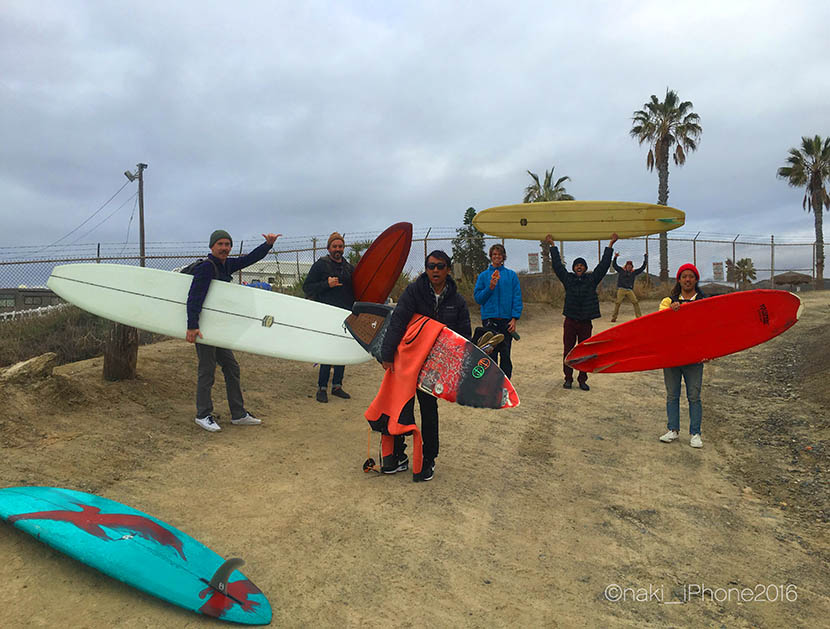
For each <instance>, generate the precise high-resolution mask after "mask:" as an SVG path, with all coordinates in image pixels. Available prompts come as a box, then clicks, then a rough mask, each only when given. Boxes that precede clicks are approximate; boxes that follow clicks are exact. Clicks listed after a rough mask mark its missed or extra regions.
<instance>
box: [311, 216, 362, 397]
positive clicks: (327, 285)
mask: <svg viewBox="0 0 830 629" xmlns="http://www.w3.org/2000/svg"><path fill="white" fill-rule="evenodd" d="M345 249H346V242H345V240H344V239H343V236H342V235H341V234H340V233H339V232H332V234H331V236H329V239H328V242H326V250H327V251H328V255H325V256H323V257H322V258H320V259H319V260H317V261H316V262H315V263H314V264H313V265H312V266H311V268H310V269H309V270H308V275H307V276H306V278H305V281H304V282H303V292H304V293H305V294H306V296H307V297H309V298H310V299H314V300H315V301H319V302H322V303H324V304H329V305H330V306H337V307H338V308H343V309H345V310H349V311H351V309H352V304H353V303H354V291H353V290H352V273H354V267H353V266H352V265H351V264H350V263H349V261H348V260H346V258H344V257H343V252H344V251H345ZM332 367H333V368H334V375H333V376H332V379H331V394H332V395H334V396H335V397H339V398H343V399H344V400H348V399H350V398H351V397H352V396H351V395H349V394H348V393H346V392H345V391H344V390H343V374H344V373H345V371H346V367H345V366H343V365H320V372H319V373H318V374H317V401H318V402H328V401H329V397H328V394H327V393H326V389H327V388H328V385H329V375H330V374H331V371H332Z"/></svg>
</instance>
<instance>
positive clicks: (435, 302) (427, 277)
mask: <svg viewBox="0 0 830 629" xmlns="http://www.w3.org/2000/svg"><path fill="white" fill-rule="evenodd" d="M424 266H425V267H426V271H425V272H424V273H422V274H421V275H420V276H418V279H416V280H415V281H414V282H412V283H411V284H410V285H409V286H407V287H406V289H404V291H403V294H402V295H401V297H400V299H399V300H398V304H397V306H395V310H394V312H393V313H392V318H391V320H390V322H389V328H388V329H387V331H386V336H385V337H384V339H383V345H382V346H381V358H382V359H383V368H384V369H392V360H393V359H394V357H395V349H396V348H397V347H398V344H399V343H400V342H401V339H403V336H404V333H405V332H406V326H407V325H409V321H410V320H411V319H412V317H413V316H414V315H416V314H421V315H426V316H428V317H430V318H432V319H435V320H436V321H439V322H441V323H443V324H445V325H446V326H447V327H448V328H450V329H451V330H453V331H454V332H457V333H458V334H460V335H461V336H463V337H465V338H468V339H469V338H471V337H472V327H471V326H470V310H469V308H468V307H467V302H466V301H465V300H464V298H463V297H462V296H461V295H459V293H458V288H457V287H456V284H455V280H453V279H452V278H451V277H450V276H449V272H450V257H449V256H448V255H447V254H446V253H445V252H443V251H440V250H436V251H433V252H432V253H430V254H429V255H428V256H427V258H426V261H425V265H424ZM416 394H417V397H418V406H419V407H420V409H421V435H422V436H423V440H424V463H423V467H422V469H421V473H420V474H418V475H414V476H413V478H412V480H414V481H415V482H419V481H428V480H432V477H433V475H434V473H435V458H436V457H437V456H438V400H437V399H436V398H434V397H433V396H431V395H429V394H428V393H424V392H423V391H420V390H416ZM414 412H415V398H414V397H413V398H412V399H411V400H409V402H407V403H406V406H404V408H403V410H402V411H401V417H400V419H399V420H398V421H399V423H401V424H407V423H413V424H414V423H415V417H414ZM405 449H406V444H405V443H404V437H403V435H398V436H396V437H395V450H394V453H393V454H392V455H390V456H387V457H384V460H383V463H382V465H381V471H383V472H384V473H386V474H394V473H395V472H403V471H405V470H407V469H408V468H409V459H408V458H407V456H406V454H405V453H404V450H405Z"/></svg>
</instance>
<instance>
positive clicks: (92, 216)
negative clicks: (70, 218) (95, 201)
mask: <svg viewBox="0 0 830 629" xmlns="http://www.w3.org/2000/svg"><path fill="white" fill-rule="evenodd" d="M129 184H130V182H129V181H128V182H127V183H125V184H124V185H123V186H121V187H120V188H119V189H118V190H117V191H116V192H115V194H113V195H112V196H111V197H110V198H109V199H107V200H106V201H105V202H104V204H103V205H102V206H101V207H99V208H98V209H97V210H95V211H94V212H93V213H92V215H91V216H90V217H89V218H87V219H86V220H85V221H84V222H83V223H81V224H80V225H78V226H77V227H76V228H75V229H73V230H72V231H71V232H69V233H68V234H66V235H64V236H61V237H60V238H58V239H57V240H56V241H55V242H53V243H50V244H48V245H46V246H45V247H43V248H42V249H40V251H36V252H35V254H38V253H40V252H41V251H46V250H47V249H49V248H50V247H53V246H54V245H56V244H58V243H59V242H60V241H61V240H63V239H64V238H68V237H69V236H71V235H72V234H74V233H75V232H76V231H78V230H79V229H80V228H81V227H83V226H84V225H86V224H87V223H88V222H89V221H91V220H92V219H93V218H94V217H95V215H96V214H98V212H100V211H101V210H103V209H104V208H105V207H107V205H109V203H110V201H112V200H113V199H114V198H115V197H117V196H118V194H119V193H120V192H121V191H122V190H123V189H124V188H126V187H127V186H128V185H129ZM119 209H120V208H119ZM87 233H89V232H87ZM76 242H77V241H76Z"/></svg>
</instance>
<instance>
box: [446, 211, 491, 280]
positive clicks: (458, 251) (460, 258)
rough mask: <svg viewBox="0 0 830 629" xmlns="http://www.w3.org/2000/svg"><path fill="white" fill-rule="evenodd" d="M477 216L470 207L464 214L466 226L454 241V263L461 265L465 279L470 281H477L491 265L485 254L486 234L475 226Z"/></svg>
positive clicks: (460, 228)
mask: <svg viewBox="0 0 830 629" xmlns="http://www.w3.org/2000/svg"><path fill="white" fill-rule="evenodd" d="M475 215H476V211H475V208H472V207H468V208H467V211H466V212H464V226H463V227H459V228H458V229H457V230H456V232H455V233H456V237H455V238H453V239H452V259H453V262H458V263H460V264H461V270H462V275H463V277H465V278H467V279H468V280H470V281H475V280H476V278H477V277H478V274H479V273H481V272H482V271H483V270H484V269H486V268H487V265H488V264H490V261H489V260H488V259H487V254H486V253H485V252H484V234H482V233H481V232H480V231H478V230H477V229H476V228H475V227H474V226H473V219H474V218H475Z"/></svg>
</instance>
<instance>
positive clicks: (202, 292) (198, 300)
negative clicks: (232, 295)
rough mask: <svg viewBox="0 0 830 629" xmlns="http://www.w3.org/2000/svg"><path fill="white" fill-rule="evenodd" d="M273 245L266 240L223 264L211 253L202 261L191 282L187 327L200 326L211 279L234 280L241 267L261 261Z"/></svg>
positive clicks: (190, 328)
mask: <svg viewBox="0 0 830 629" xmlns="http://www.w3.org/2000/svg"><path fill="white" fill-rule="evenodd" d="M271 247H273V245H269V244H268V241H267V240H266V241H265V242H264V243H262V244H261V245H260V246H259V247H257V248H256V249H254V250H253V251H251V253H249V254H247V255H244V256H239V257H230V256H229V257H228V259H227V260H226V261H225V263H224V264H223V263H222V261H221V260H219V259H218V258H216V257H214V255H213V254H212V253H209V254H208V256H207V258H206V259H205V260H203V261H202V263H201V264H200V265H199V266H197V267H196V268H195V269H193V280H192V281H191V282H190V291H189V292H188V293H187V329H188V330H195V329H197V328H198V327H199V315H200V314H201V313H202V305H203V304H204V303H205V297H207V292H208V288H210V282H211V280H214V279H217V280H221V281H222V282H230V281H231V280H233V276H232V274H233V273H234V272H235V271H238V270H239V269H244V268H245V267H246V266H250V265H251V264H253V263H254V262H259V261H260V260H262V259H263V258H264V257H265V256H267V255H268V252H269V251H271Z"/></svg>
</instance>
